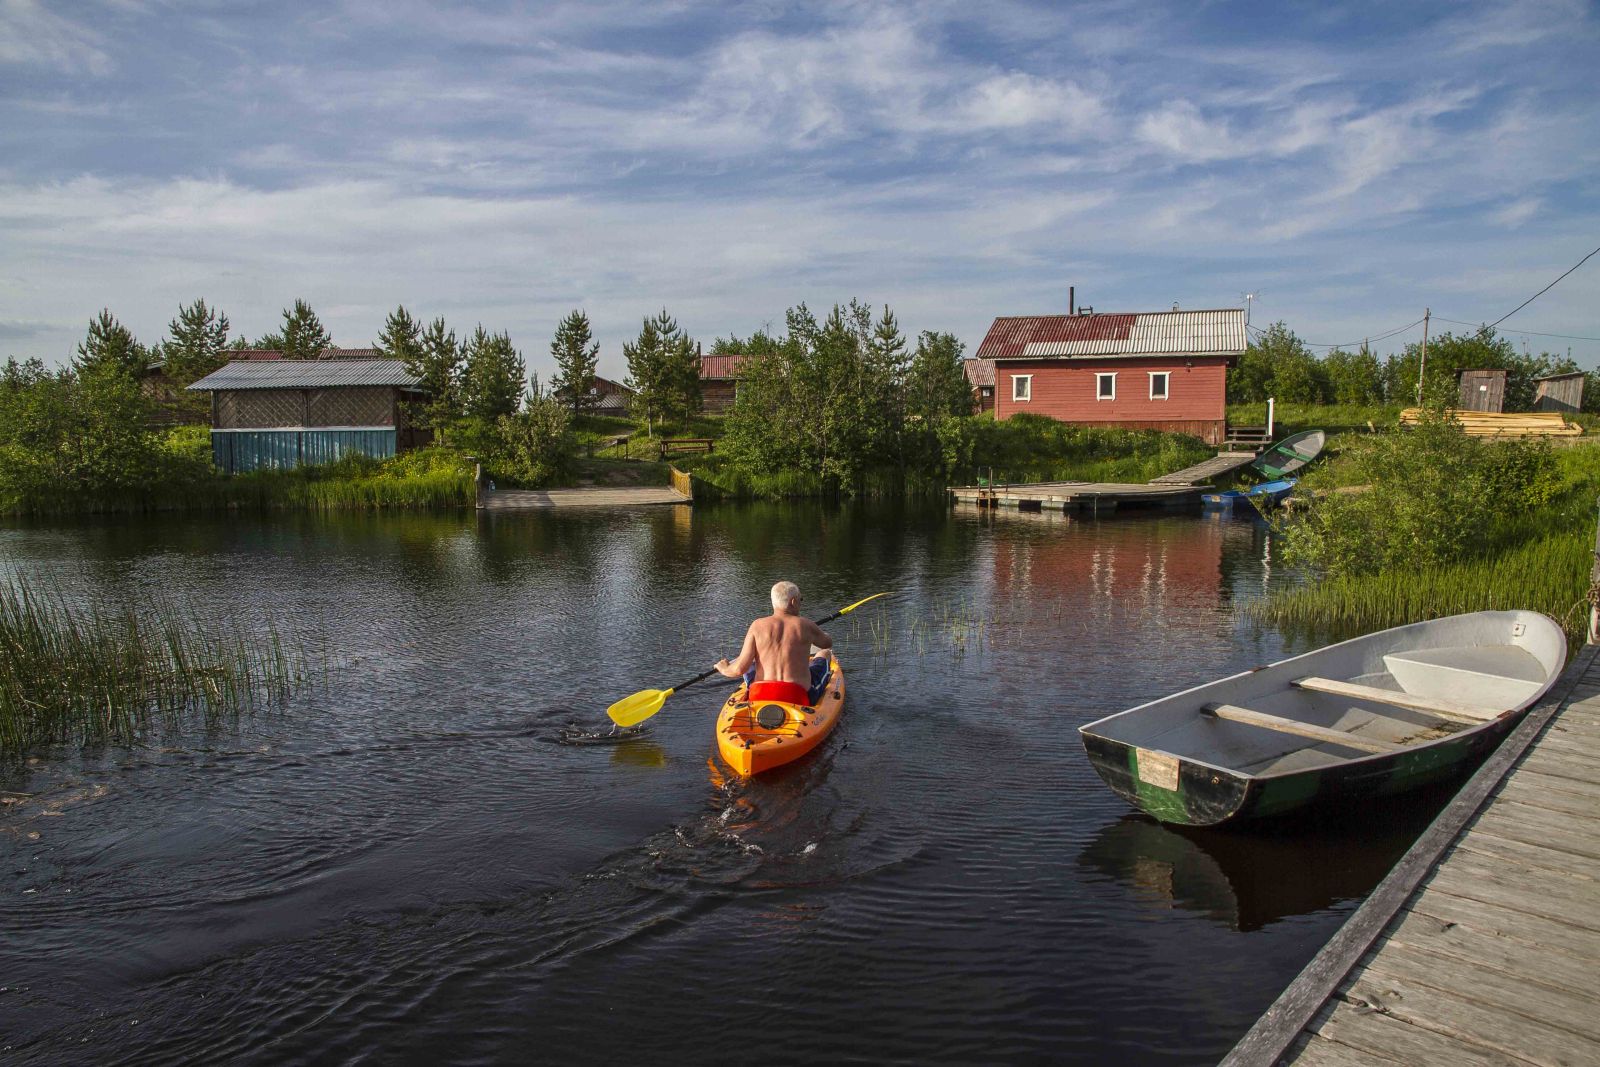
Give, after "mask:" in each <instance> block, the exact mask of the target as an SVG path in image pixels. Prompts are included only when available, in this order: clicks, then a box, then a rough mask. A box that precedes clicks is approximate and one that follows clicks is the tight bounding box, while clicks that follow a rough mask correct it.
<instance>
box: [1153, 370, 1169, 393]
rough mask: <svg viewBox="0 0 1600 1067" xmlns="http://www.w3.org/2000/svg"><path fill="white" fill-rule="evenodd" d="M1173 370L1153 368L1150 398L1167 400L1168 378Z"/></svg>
mask: <svg viewBox="0 0 1600 1067" xmlns="http://www.w3.org/2000/svg"><path fill="white" fill-rule="evenodd" d="M1171 375H1172V372H1171V371H1164V370H1153V371H1151V372H1150V399H1151V400H1165V399H1166V398H1167V379H1168V378H1169V377H1171Z"/></svg>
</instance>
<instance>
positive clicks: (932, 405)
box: [905, 330, 972, 421]
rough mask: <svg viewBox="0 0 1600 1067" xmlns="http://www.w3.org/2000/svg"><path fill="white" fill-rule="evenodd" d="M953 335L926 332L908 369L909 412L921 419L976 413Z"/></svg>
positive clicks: (960, 350) (919, 341)
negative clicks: (973, 411) (973, 410)
mask: <svg viewBox="0 0 1600 1067" xmlns="http://www.w3.org/2000/svg"><path fill="white" fill-rule="evenodd" d="M963 350H964V349H963V346H962V344H961V342H960V340H958V339H957V338H956V335H955V334H953V333H934V332H933V331H932V330H924V331H922V335H921V336H920V337H918V338H917V350H916V351H915V352H914V353H912V355H911V365H910V367H908V368H907V370H906V389H905V393H906V413H907V414H908V415H910V416H912V417H914V418H917V419H920V420H924V421H927V420H932V419H935V418H938V417H939V416H941V415H951V416H955V415H970V414H972V387H971V385H969V384H968V382H967V375H966V370H965V368H964V367H963V366H962V363H961V354H962V352H963Z"/></svg>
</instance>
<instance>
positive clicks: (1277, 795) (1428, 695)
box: [1079, 611, 1567, 826]
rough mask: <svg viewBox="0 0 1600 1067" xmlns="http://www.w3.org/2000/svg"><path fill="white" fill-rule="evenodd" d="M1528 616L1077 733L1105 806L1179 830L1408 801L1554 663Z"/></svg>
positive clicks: (1400, 634) (1393, 644)
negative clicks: (1106, 791)
mask: <svg viewBox="0 0 1600 1067" xmlns="http://www.w3.org/2000/svg"><path fill="white" fill-rule="evenodd" d="M1566 653H1567V639H1566V634H1565V633H1564V632H1563V631H1562V629H1561V627H1560V626H1558V625H1556V623H1555V622H1554V621H1553V620H1551V619H1549V618H1548V617H1546V616H1544V615H1540V614H1538V613H1537V612H1532V611H1479V612H1473V613H1471V614H1468V615H1456V616H1452V617H1450V618H1445V619H1433V620H1430V621H1428V622H1419V623H1413V624H1411V625H1409V626H1398V627H1395V628H1394V629H1392V630H1383V631H1381V632H1379V633H1375V634H1368V635H1367V636H1365V637H1358V638H1355V639H1354V640H1351V641H1344V642H1341V643H1340V644H1336V645H1329V646H1328V647H1326V648H1321V649H1317V650H1316V651H1314V652H1308V653H1306V654H1304V655H1301V656H1295V657H1292V658H1290V659H1285V660H1280V661H1279V662H1277V663H1274V664H1271V665H1270V666H1267V667H1260V668H1257V669H1256V670H1253V671H1246V672H1245V673H1242V674H1236V675H1233V676H1231V677H1228V678H1222V679H1219V680H1217V681H1214V682H1209V683H1207V684H1205V685H1201V686H1197V687H1196V688H1193V689H1187V690H1184V691H1183V692H1181V693H1175V694H1173V695H1172V696H1167V697H1162V698H1161V699H1159V700H1153V701H1151V702H1149V703H1147V704H1141V705H1139V706H1138V707H1135V708H1131V709H1129V710H1127V711H1123V712H1119V713H1118V714H1116V715H1111V716H1108V717H1106V718H1104V719H1100V720H1098V721H1096V722H1092V723H1089V724H1088V725H1087V726H1082V727H1079V733H1080V734H1081V736H1082V740H1083V745H1084V749H1085V751H1086V752H1087V753H1088V755H1089V762H1090V763H1091V764H1092V765H1093V766H1094V769H1095V771H1096V772H1097V773H1098V774H1099V775H1100V777H1101V778H1102V779H1104V781H1105V783H1106V784H1107V785H1109V786H1110V787H1111V788H1112V790H1113V791H1115V792H1116V793H1117V794H1118V795H1120V796H1122V797H1123V798H1124V799H1125V800H1127V801H1128V802H1129V803H1131V804H1133V805H1134V806H1136V807H1138V808H1141V809H1143V810H1144V811H1146V812H1148V813H1149V814H1151V815H1153V816H1155V817H1156V818H1157V819H1160V820H1161V821H1163V822H1168V823H1175V824H1180V825H1187V826H1216V825H1220V824H1222V823H1229V822H1234V821H1242V820H1247V819H1257V818H1263V817H1266V816H1274V815H1281V814H1285V813H1288V812H1291V811H1295V810H1297V809H1301V808H1306V807H1310V806H1316V807H1327V806H1330V805H1333V806H1336V805H1338V804H1340V803H1349V802H1355V801H1361V800H1369V799H1373V798H1377V797H1383V796H1389V795H1394V794H1398V793H1403V792H1406V791H1407V790H1410V789H1415V788H1417V787H1419V786H1423V785H1426V784H1428V783H1430V782H1435V781H1438V780H1440V779H1441V778H1444V777H1447V776H1449V775H1452V774H1454V773H1456V772H1457V771H1458V770H1460V769H1461V767H1463V766H1464V765H1465V764H1466V763H1467V762H1468V761H1470V760H1472V759H1473V758H1475V757H1477V756H1480V755H1482V754H1484V753H1486V752H1488V751H1489V750H1490V749H1492V748H1493V747H1494V746H1495V745H1497V744H1498V743H1499V742H1500V740H1501V738H1503V737H1504V736H1505V734H1506V733H1507V732H1509V731H1510V729H1511V728H1512V726H1513V725H1515V723H1516V722H1517V720H1518V719H1520V718H1521V716H1522V714H1523V713H1524V712H1526V711H1527V710H1528V708H1530V707H1532V706H1533V705H1534V704H1535V703H1536V702H1538V700H1539V698H1540V697H1542V696H1543V695H1544V694H1545V692H1546V691H1547V690H1548V689H1549V688H1550V686H1551V685H1553V684H1555V680H1556V678H1557V676H1559V674H1560V673H1561V669H1562V666H1563V664H1564V663H1565V662H1566Z"/></svg>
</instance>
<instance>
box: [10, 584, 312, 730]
mask: <svg viewBox="0 0 1600 1067" xmlns="http://www.w3.org/2000/svg"><path fill="white" fill-rule="evenodd" d="M307 676H308V675H307V658H306V656H305V655H304V653H303V652H301V651H299V650H298V649H295V648H291V647H289V646H288V644H287V643H286V642H285V641H284V639H283V637H282V635H281V634H280V633H279V631H278V629H277V628H276V627H275V626H274V625H272V624H270V623H267V624H265V625H264V626H263V627H262V629H261V630H260V631H259V632H250V631H247V630H245V629H243V628H241V627H239V626H238V625H236V624H213V625H208V624H205V623H203V622H201V621H199V620H196V619H194V618H192V617H190V616H188V615H186V614H184V613H182V612H180V611H179V610H177V609H176V608H174V607H173V606H172V605H170V604H163V603H159V602H157V603H153V604H149V605H144V606H134V605H132V604H118V605H111V604H90V605H87V606H77V605H73V604H70V603H69V602H68V600H67V599H66V598H65V597H64V596H63V595H62V594H60V593H59V592H54V591H40V590H39V589H38V588H37V587H35V586H33V585H31V584H29V583H28V582H26V581H24V582H20V583H18V584H15V585H0V758H6V759H12V758H16V757H18V756H19V755H21V754H23V753H25V752H27V751H29V750H30V749H34V748H36V747H39V746H44V745H56V744H76V745H90V744H97V743H105V742H114V743H128V742H133V741H136V740H138V739H139V738H140V737H141V736H143V735H144V734H145V732H146V731H147V730H148V729H150V728H151V727H154V726H168V727H175V726H178V725H181V724H184V723H188V722H193V721H195V720H199V721H200V722H202V723H204V725H205V726H206V727H208V728H209V727H214V726H217V725H219V724H221V723H223V722H226V721H231V720H234V719H236V718H237V717H238V716H239V715H240V714H241V713H244V712H247V711H250V710H252V709H255V708H257V707H260V706H264V705H273V704H281V703H282V702H283V701H285V700H286V699H287V698H288V697H289V696H290V694H291V692H292V691H293V690H294V689H296V688H297V687H298V686H299V685H300V684H302V683H303V682H305V681H306V679H307Z"/></svg>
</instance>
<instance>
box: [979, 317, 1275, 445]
mask: <svg viewBox="0 0 1600 1067" xmlns="http://www.w3.org/2000/svg"><path fill="white" fill-rule="evenodd" d="M1245 346H1246V338H1245V325H1244V311H1243V309H1237V308H1227V309H1221V310H1209V311H1178V310H1173V311H1155V312H1127V313H1111V314H1106V313H1102V314H1096V313H1094V312H1085V313H1080V314H1076V315H1025V316H1008V317H1002V318H997V319H995V320H994V325H992V326H991V327H990V328H989V333H988V335H987V336H986V337H985V338H984V339H983V344H981V345H980V346H978V351H977V353H976V356H977V358H978V359H991V360H993V361H994V377H995V382H994V385H995V390H994V391H995V417H996V418H997V419H1006V418H1010V417H1011V416H1012V415H1015V414H1018V413H1020V412H1032V413H1034V414H1038V415H1047V416H1049V417H1050V418H1054V419H1060V420H1061V421H1062V422H1070V423H1081V424H1085V425H1100V426H1117V427H1122V428H1125V429H1154V430H1166V431H1168V432H1171V433H1186V434H1192V435H1194V436H1195V437H1198V438H1200V439H1201V440H1203V441H1205V442H1206V443H1207V444H1211V445H1216V446H1220V445H1221V444H1222V443H1223V440H1224V439H1225V437H1226V436H1227V424H1228V415H1227V399H1228V389H1227V374H1228V368H1229V367H1230V366H1232V365H1233V364H1234V363H1236V362H1237V361H1238V358H1239V357H1240V356H1241V355H1243V354H1244V350H1245Z"/></svg>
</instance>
